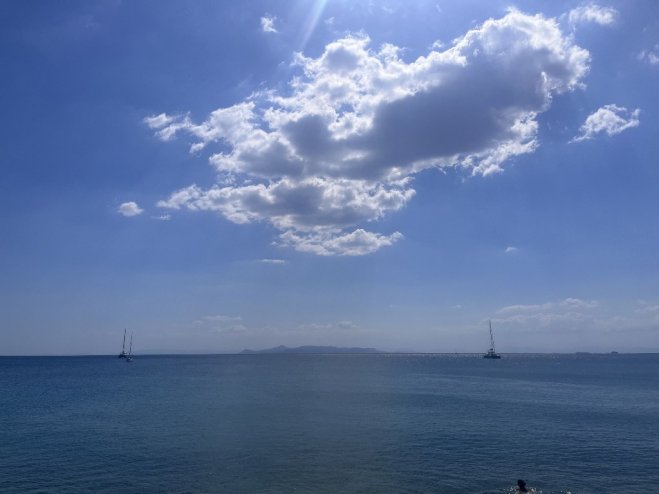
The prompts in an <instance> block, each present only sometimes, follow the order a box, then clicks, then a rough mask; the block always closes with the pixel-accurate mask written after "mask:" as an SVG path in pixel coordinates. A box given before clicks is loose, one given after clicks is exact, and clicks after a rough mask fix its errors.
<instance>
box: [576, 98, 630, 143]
mask: <svg viewBox="0 0 659 494" xmlns="http://www.w3.org/2000/svg"><path fill="white" fill-rule="evenodd" d="M640 114H641V110H639V109H638V108H637V109H635V110H628V109H627V108H625V107H624V106H617V105H604V106H603V107H601V108H599V109H597V110H596V111H595V112H593V113H591V114H590V115H588V118H586V121H585V122H584V123H583V125H582V126H581V127H580V128H579V135H578V136H576V137H575V138H574V139H572V142H579V141H586V140H588V139H593V138H594V137H596V136H597V135H599V134H602V133H604V134H606V135H608V136H613V135H616V134H620V133H621V132H622V131H624V130H627V129H631V128H633V127H638V125H639V124H640V120H639V115H640Z"/></svg>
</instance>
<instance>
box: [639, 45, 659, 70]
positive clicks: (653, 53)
mask: <svg viewBox="0 0 659 494" xmlns="http://www.w3.org/2000/svg"><path fill="white" fill-rule="evenodd" d="M638 59H639V60H640V61H642V62H647V63H649V64H650V65H659V44H657V45H654V48H651V49H649V50H643V51H641V53H639V54H638Z"/></svg>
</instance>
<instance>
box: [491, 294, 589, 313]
mask: <svg viewBox="0 0 659 494" xmlns="http://www.w3.org/2000/svg"><path fill="white" fill-rule="evenodd" d="M598 305H599V304H598V302H597V301H596V300H583V299H580V298H570V297H569V298H565V299H563V300H559V301H556V302H545V303H543V304H530V305H528V304H527V305H509V306H506V307H502V308H501V309H499V310H497V314H524V313H539V312H547V311H565V310H574V309H593V308H595V307H597V306H598Z"/></svg>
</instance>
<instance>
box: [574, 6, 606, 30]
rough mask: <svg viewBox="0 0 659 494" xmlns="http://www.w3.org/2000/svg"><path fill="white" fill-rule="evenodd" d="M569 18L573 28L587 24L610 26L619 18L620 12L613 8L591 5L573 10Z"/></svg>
mask: <svg viewBox="0 0 659 494" xmlns="http://www.w3.org/2000/svg"><path fill="white" fill-rule="evenodd" d="M567 17H568V22H569V23H570V24H571V25H572V26H575V25H577V24H584V23H587V22H594V23H596V24H599V25H601V26H609V25H611V24H613V23H614V22H615V21H616V19H617V18H618V11H617V10H616V9H614V8H611V7H601V6H599V5H595V4H590V5H582V6H581V7H577V8H576V9H572V10H571V11H570V12H569V13H568V15H567Z"/></svg>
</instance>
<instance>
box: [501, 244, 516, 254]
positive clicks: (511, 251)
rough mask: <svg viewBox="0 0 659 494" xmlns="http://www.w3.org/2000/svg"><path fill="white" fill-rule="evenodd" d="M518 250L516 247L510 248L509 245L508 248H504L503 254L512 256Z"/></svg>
mask: <svg viewBox="0 0 659 494" xmlns="http://www.w3.org/2000/svg"><path fill="white" fill-rule="evenodd" d="M518 250H519V249H518V248H517V247H514V246H512V245H509V246H508V247H506V248H505V249H504V250H503V251H504V253H506V254H514V253H515V252H517V251H518Z"/></svg>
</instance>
